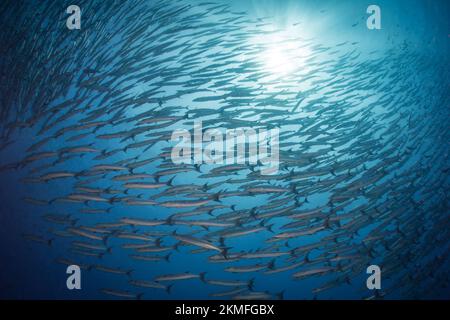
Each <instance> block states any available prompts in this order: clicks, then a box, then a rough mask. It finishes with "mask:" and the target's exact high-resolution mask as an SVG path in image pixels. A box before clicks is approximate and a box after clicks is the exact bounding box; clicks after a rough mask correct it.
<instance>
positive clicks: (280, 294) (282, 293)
mask: <svg viewBox="0 0 450 320" xmlns="http://www.w3.org/2000/svg"><path fill="white" fill-rule="evenodd" d="M275 296H276V297H277V299H278V300H284V290H282V291H280V292H278V293H276V294H275Z"/></svg>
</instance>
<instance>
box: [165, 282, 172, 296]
mask: <svg viewBox="0 0 450 320" xmlns="http://www.w3.org/2000/svg"><path fill="white" fill-rule="evenodd" d="M172 286H173V284H169V285H168V286H167V287H166V292H167V293H168V294H171V293H172Z"/></svg>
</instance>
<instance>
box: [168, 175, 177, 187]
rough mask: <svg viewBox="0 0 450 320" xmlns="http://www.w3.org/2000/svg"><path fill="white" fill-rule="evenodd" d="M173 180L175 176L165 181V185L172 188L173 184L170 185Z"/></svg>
mask: <svg viewBox="0 0 450 320" xmlns="http://www.w3.org/2000/svg"><path fill="white" fill-rule="evenodd" d="M173 179H175V176H173V177H172V178H170V179H169V180H168V181H167V185H168V186H170V187H173V184H172V182H173Z"/></svg>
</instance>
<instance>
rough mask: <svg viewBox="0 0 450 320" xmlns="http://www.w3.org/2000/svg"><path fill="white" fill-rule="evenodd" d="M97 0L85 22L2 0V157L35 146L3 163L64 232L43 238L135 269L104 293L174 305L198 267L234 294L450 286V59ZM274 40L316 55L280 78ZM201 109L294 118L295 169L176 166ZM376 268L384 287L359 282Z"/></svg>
mask: <svg viewBox="0 0 450 320" xmlns="http://www.w3.org/2000/svg"><path fill="white" fill-rule="evenodd" d="M78 2H79V6H80V7H81V8H82V10H83V22H82V23H83V24H82V28H81V30H75V31H68V30H67V29H65V28H64V27H63V26H64V23H65V19H66V17H67V15H66V14H65V12H64V10H61V8H60V4H58V2H54V1H48V2H46V3H45V4H42V5H41V6H39V7H37V6H35V5H33V4H30V3H28V2H21V1H14V2H13V1H3V2H2V3H1V4H0V6H1V10H0V12H1V15H2V19H1V22H0V24H1V30H2V33H1V39H0V42H1V43H2V46H1V48H0V52H1V53H0V55H1V59H0V61H1V64H0V70H1V80H0V81H1V87H2V93H1V95H2V97H1V99H0V103H1V113H0V123H1V126H0V128H1V137H2V138H1V152H2V153H6V152H8V150H9V148H11V147H12V146H14V145H16V144H17V143H18V141H20V142H21V143H22V145H23V144H26V146H24V147H23V150H22V151H21V152H18V153H17V154H16V157H17V160H16V161H12V162H9V163H4V162H3V164H2V167H1V170H2V172H5V171H10V170H15V171H16V172H17V174H18V175H20V177H21V183H23V184H26V185H27V186H28V189H27V190H31V191H29V194H28V195H27V196H25V197H24V201H25V202H28V203H30V204H32V205H33V206H30V207H31V208H33V207H34V206H35V207H36V208H37V209H39V210H43V211H45V213H42V218H43V219H44V220H45V221H46V225H48V228H44V229H40V230H35V232H34V233H30V234H24V237H25V238H27V239H29V240H33V241H35V242H38V243H42V244H44V245H49V246H50V247H53V246H56V245H58V246H60V247H62V248H64V250H63V251H61V257H60V258H59V259H58V260H57V262H58V263H62V264H67V265H71V264H77V265H79V266H81V267H82V268H84V269H85V270H89V272H97V271H99V272H105V273H107V274H110V275H111V277H117V276H121V277H124V278H125V279H127V287H125V288H124V287H117V286H114V283H113V282H111V287H110V288H99V290H100V292H102V293H104V294H105V295H109V296H116V297H119V298H132V299H133V298H141V297H142V298H154V297H163V298H168V297H169V298H170V294H171V292H172V291H173V290H174V289H176V287H177V286H182V285H183V284H182V283H183V282H182V281H181V280H187V279H194V280H193V281H194V282H192V283H195V285H198V286H208V287H209V288H208V290H207V291H205V292H206V293H205V295H206V296H205V297H209V298H217V297H221V298H227V299H228V298H233V299H273V298H299V296H296V295H295V294H291V293H290V291H289V290H287V291H286V292H284V291H285V289H286V287H287V285H286V284H287V283H290V282H292V281H295V280H297V283H299V284H301V283H302V282H304V281H307V280H308V279H311V278H314V279H316V281H317V282H316V283H317V284H318V285H317V286H315V287H314V288H312V290H311V295H310V296H309V297H310V298H313V297H316V298H321V297H327V292H328V291H330V290H333V288H339V287H342V286H346V285H348V284H351V285H354V286H355V287H356V289H354V290H355V291H358V290H359V291H358V292H360V296H361V297H362V298H382V297H392V296H395V295H397V296H400V297H409V298H414V297H420V296H422V295H423V294H425V293H427V292H428V293H430V292H432V291H433V288H435V287H436V286H444V287H445V286H448V280H449V272H448V271H449V269H448V261H449V253H450V251H449V250H450V247H449V244H450V241H449V240H450V233H449V231H448V230H449V227H450V224H449V223H450V220H449V218H448V213H449V208H448V204H449V196H448V195H449V194H450V193H449V169H450V167H449V142H450V134H449V132H450V131H449V130H448V129H449V127H448V119H449V115H450V112H449V111H450V108H449V97H450V95H449V91H448V83H449V79H450V72H449V71H450V70H449V63H448V62H449V61H448V56H447V57H440V58H436V56H435V55H427V54H426V53H424V52H423V50H422V49H420V50H419V48H417V47H414V46H412V45H410V44H408V43H407V42H405V43H401V44H398V43H396V42H395V41H394V40H393V41H392V43H391V44H390V46H389V47H388V48H387V49H386V50H377V51H373V52H370V53H363V52H362V50H360V48H359V45H358V42H357V41H353V40H352V39H349V40H347V41H344V42H341V43H337V44H333V45H324V44H322V43H321V42H320V39H314V38H312V39H305V38H302V37H299V36H286V35H285V34H283V31H282V30H277V29H275V28H273V27H272V24H271V22H270V21H269V20H270V19H250V18H248V17H247V16H246V13H243V12H234V11H233V10H232V9H230V8H229V6H228V5H226V4H222V3H214V2H204V3H199V2H198V3H192V4H188V3H186V2H185V1H143V0H136V1H133V6H129V5H127V6H124V5H123V4H122V2H120V1H115V2H113V4H111V3H112V2H109V1H108V2H106V1H78ZM33 6H35V7H36V8H34V7H33ZM31 7H33V10H30V8H31ZM269 36H274V37H273V39H281V40H278V41H279V43H275V45H276V46H282V45H283V44H284V43H290V44H294V49H293V53H292V54H293V55H294V58H295V59H297V60H295V61H296V63H298V65H300V67H298V68H295V70H293V71H292V72H289V73H286V74H283V75H276V74H274V73H273V72H271V71H270V70H267V68H266V67H265V61H263V60H262V59H261V58H260V57H261V52H265V51H267V50H268V48H270V46H273V45H274V43H272V42H271V43H267V42H264V41H260V40H261V39H264V38H265V37H269ZM430 47H431V45H430ZM296 55H297V56H296ZM194 121H202V125H203V129H204V130H206V129H209V128H217V127H223V128H243V127H246V128H247V127H250V128H255V129H260V128H266V129H271V128H279V129H280V136H279V171H278V172H277V173H276V174H273V175H264V174H262V173H261V171H260V169H261V168H260V167H261V166H260V163H258V164H250V163H239V164H236V163H233V164H222V165H210V164H174V163H173V161H172V159H171V150H172V147H173V141H171V135H172V133H173V131H174V130H176V129H180V128H187V129H189V128H192V126H193V123H194ZM113 256H117V257H120V258H118V259H117V258H116V259H111V260H108V259H109V257H113ZM177 257H184V261H188V264H187V265H186V263H183V264H182V265H180V264H177V263H176V262H175V261H176V259H177ZM108 261H113V262H111V263H110V262H108ZM371 264H377V265H379V266H380V268H381V270H382V275H383V281H384V282H383V288H382V290H379V291H377V292H376V293H373V292H371V291H367V290H366V288H365V280H364V281H360V282H358V281H359V280H358V281H357V280H356V279H358V277H360V276H361V275H365V271H366V268H367V266H369V265H371ZM136 265H139V266H138V267H136ZM141 265H142V267H141ZM161 265H162V267H161ZM156 266H158V267H156ZM217 267H219V271H217ZM143 268H145V269H144V270H145V272H138V271H139V270H141V271H142V269H143ZM164 269H165V270H170V272H166V273H164V272H163V271H162V270H164ZM135 270H136V271H135ZM211 270H214V271H211ZM186 271H187V272H186ZM195 279H198V280H195ZM274 279H277V280H274ZM280 279H282V280H280ZM271 281H272V282H274V281H277V282H278V283H279V286H280V287H279V290H275V291H273V290H267V289H266V288H265V283H270V282H271ZM272 288H273V286H272ZM447 288H448V287H447ZM208 292H209V293H208ZM330 292H331V291H330ZM284 295H286V296H285V297H284ZM187 298H188V297H187Z"/></svg>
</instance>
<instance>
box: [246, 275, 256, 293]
mask: <svg viewBox="0 0 450 320" xmlns="http://www.w3.org/2000/svg"><path fill="white" fill-rule="evenodd" d="M254 285H255V278H251V279H250V280H248V284H247V287H248V290H250V291H253V286H254Z"/></svg>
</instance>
